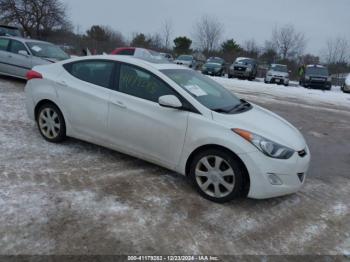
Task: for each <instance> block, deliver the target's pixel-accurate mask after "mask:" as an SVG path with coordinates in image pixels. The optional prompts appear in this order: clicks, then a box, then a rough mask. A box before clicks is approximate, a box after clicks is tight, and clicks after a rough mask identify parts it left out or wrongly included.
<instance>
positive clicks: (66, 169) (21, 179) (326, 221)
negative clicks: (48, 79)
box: [0, 78, 350, 261]
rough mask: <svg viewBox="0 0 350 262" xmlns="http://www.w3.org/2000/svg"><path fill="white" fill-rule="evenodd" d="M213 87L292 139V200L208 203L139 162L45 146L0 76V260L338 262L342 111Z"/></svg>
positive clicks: (344, 184)
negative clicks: (295, 152) (288, 259)
mask: <svg viewBox="0 0 350 262" xmlns="http://www.w3.org/2000/svg"><path fill="white" fill-rule="evenodd" d="M217 80H218V81H222V82H223V83H224V85H225V86H227V87H229V88H232V89H233V90H235V91H236V92H237V91H239V92H238V93H240V94H243V95H244V94H246V93H247V92H250V93H249V98H251V99H253V100H255V101H258V102H263V104H264V106H266V107H268V108H269V109H271V110H273V111H275V112H277V113H279V114H281V115H282V116H284V117H285V118H287V119H288V120H289V121H291V122H292V123H293V124H294V125H296V126H297V127H298V128H299V129H300V130H301V131H302V132H303V134H304V135H305V137H306V139H307V141H308V143H309V145H310V147H311V151H312V155H313V161H312V167H311V169H310V173H309V176H308V179H307V182H306V185H305V187H304V188H303V189H302V190H301V191H300V192H299V193H298V194H295V195H292V196H287V197H283V198H277V199H270V200H264V201H256V200H249V199H240V200H237V201H233V202H232V203H228V204H225V205H217V204H214V203H211V202H208V201H206V200H204V199H202V198H200V197H199V196H198V194H197V193H196V192H195V191H194V189H193V188H192V187H191V186H190V185H189V184H188V183H187V181H186V179H185V178H184V177H183V176H180V175H177V174H174V173H173V172H170V171H168V170H165V169H163V168H159V167H157V166H154V165H152V164H148V163H146V162H144V161H141V160H137V159H135V158H132V157H129V156H126V155H123V154H120V153H118V152H114V151H111V150H108V149H106V148H102V147H98V146H95V145H92V144H89V143H84V142H81V141H76V140H74V139H69V140H68V141H66V142H65V143H63V144H58V145H56V144H50V143H47V142H46V141H45V140H43V139H42V137H41V136H40V134H39V133H38V131H37V129H36V126H35V124H34V123H32V122H31V121H30V120H29V119H28V117H27V115H26V111H25V106H24V92H23V87H24V83H23V82H21V81H14V80H12V79H8V78H6V79H3V78H0V255H19V254H28V255H38V254H41V255H81V254H85V255H96V254H99V255H101V254H102V255H105V254H108V255H111V254H138V255H155V254H157V255H160V254H163V255H169V254H177V255H192V254H213V255H214V254H217V255H220V254H226V255H257V254H258V255H277V254H285V255H316V254H324V255H339V256H341V257H340V258H341V259H342V258H343V255H345V254H350V202H349V199H350V179H349V170H350V163H349V158H350V155H349V152H350V144H349V143H348V142H349V141H350V117H349V115H348V114H346V111H343V110H335V111H334V112H333V111H331V112H329V111H325V110H323V108H322V107H323V104H322V105H320V107H318V108H316V107H314V108H311V109H310V110H305V108H302V107H298V106H296V104H297V101H296V100H294V99H287V98H286V97H285V96H284V95H283V94H284V93H283V92H284V91H285V89H286V90H287V89H289V88H284V87H277V86H271V87H270V86H265V84H261V83H257V82H247V81H240V80H228V79H217ZM295 89H296V90H297V88H295ZM249 90H250V91H249ZM264 90H265V91H264ZM268 90H270V91H269V92H271V93H273V96H272V95H271V98H270V95H269V96H268V95H264V94H261V93H260V91H261V92H262V91H264V93H267V92H268ZM278 90H280V91H278ZM291 90H294V89H291ZM275 91H278V92H280V94H281V95H280V96H279V97H277V98H276V94H275V93H274V92H275ZM288 92H289V91H288ZM303 92H306V93H308V92H311V93H313V92H315V94H317V93H318V92H319V91H317V90H315V91H314V90H311V91H310V90H303ZM290 93H291V92H290ZM334 93H335V94H337V95H339V96H341V97H343V95H342V94H338V92H336V91H335V92H334ZM321 94H322V93H321ZM326 94H327V95H328V94H330V93H328V92H327V93H326ZM290 95H292V94H290ZM262 97H265V100H263V101H261V98H262ZM316 97H317V96H316ZM344 97H346V96H344ZM291 101H294V102H293V104H287V102H291ZM298 101H299V100H298ZM322 103H323V102H322ZM327 103H328V102H327ZM328 106H329V107H332V105H328ZM345 142H347V143H345ZM253 260H254V259H253ZM267 260H269V259H268V258H266V261H267ZM339 261H341V260H339Z"/></svg>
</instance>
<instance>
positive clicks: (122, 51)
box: [111, 47, 146, 56]
mask: <svg viewBox="0 0 350 262" xmlns="http://www.w3.org/2000/svg"><path fill="white" fill-rule="evenodd" d="M136 49H137V48H136V47H119V48H117V49H115V50H113V51H112V53H111V55H130V56H134V55H135V51H136ZM138 49H143V48H138ZM145 50H146V49H145Z"/></svg>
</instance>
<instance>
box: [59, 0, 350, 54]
mask: <svg viewBox="0 0 350 262" xmlns="http://www.w3.org/2000/svg"><path fill="white" fill-rule="evenodd" d="M64 2H66V3H67V5H68V7H69V15H70V18H71V20H72V22H73V23H74V25H79V28H80V31H81V32H84V31H85V30H86V29H88V28H89V27H90V26H91V25H94V24H99V25H109V26H111V27H112V28H114V29H115V30H118V31H120V32H122V33H123V34H124V35H125V36H126V37H127V38H130V37H131V36H132V34H133V33H135V32H142V33H145V34H148V33H157V32H160V30H161V28H162V24H163V23H164V21H165V20H167V19H168V20H170V21H172V25H173V31H174V32H173V37H176V36H179V35H181V36H182V35H186V36H189V37H192V36H193V27H194V24H195V22H196V21H198V19H199V18H200V17H201V16H203V15H212V16H215V17H217V18H218V19H219V20H220V22H221V23H222V24H223V25H224V39H227V38H234V39H235V40H236V41H237V42H238V43H240V44H243V43H244V42H245V41H246V40H249V39H252V38H254V39H255V40H256V41H257V43H258V44H260V45H263V43H264V42H265V40H268V39H270V38H271V31H272V29H273V28H274V27H275V26H279V25H284V24H293V25H294V26H295V28H296V29H297V30H298V31H301V32H303V33H304V34H305V37H306V39H307V50H306V51H308V52H311V53H313V54H316V55H319V54H320V51H321V50H322V49H324V48H325V43H326V41H327V39H329V38H336V37H338V36H341V37H346V38H347V39H348V40H349V41H350V0H98V1H86V0H64Z"/></svg>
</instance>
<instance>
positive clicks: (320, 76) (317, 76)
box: [305, 74, 328, 79]
mask: <svg viewBox="0 0 350 262" xmlns="http://www.w3.org/2000/svg"><path fill="white" fill-rule="evenodd" d="M305 76H308V77H311V78H326V79H327V78H328V76H326V75H316V74H312V75H311V74H306V75H305Z"/></svg>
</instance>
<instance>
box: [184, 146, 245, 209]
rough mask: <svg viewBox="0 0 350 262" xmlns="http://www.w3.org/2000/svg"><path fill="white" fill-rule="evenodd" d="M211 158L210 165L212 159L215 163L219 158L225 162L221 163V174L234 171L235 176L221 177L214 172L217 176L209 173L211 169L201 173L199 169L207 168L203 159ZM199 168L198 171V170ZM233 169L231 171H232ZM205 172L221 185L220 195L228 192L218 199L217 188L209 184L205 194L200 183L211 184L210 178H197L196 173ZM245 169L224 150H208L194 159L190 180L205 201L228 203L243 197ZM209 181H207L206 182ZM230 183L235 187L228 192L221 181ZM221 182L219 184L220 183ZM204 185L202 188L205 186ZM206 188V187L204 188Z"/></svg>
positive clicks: (219, 186)
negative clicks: (216, 158)
mask: <svg viewBox="0 0 350 262" xmlns="http://www.w3.org/2000/svg"><path fill="white" fill-rule="evenodd" d="M207 157H208V158H209V160H208V163H209V164H210V161H211V160H210V158H212V159H213V160H212V161H214V162H215V163H216V160H215V157H219V158H220V159H222V160H224V161H223V162H221V164H220V166H219V170H220V171H219V172H224V171H228V172H230V170H232V171H233V175H226V176H220V174H221V173H220V174H218V173H217V172H216V171H213V172H214V173H215V175H213V174H211V173H208V172H209V169H207V171H205V170H204V171H201V170H200V169H199V168H205V166H204V165H203V164H202V161H201V160H203V159H206V158H207ZM215 163H211V164H210V166H211V167H212V168H215V167H214V166H215ZM197 167H198V169H197ZM226 168H227V169H226ZM230 168H231V169H230ZM197 170H198V171H199V172H204V173H205V174H208V176H210V177H214V178H211V179H214V180H215V179H216V183H220V184H219V185H218V186H217V188H219V191H220V193H222V191H226V192H224V193H223V194H222V196H220V197H217V196H216V194H215V191H216V190H215V188H216V187H215V186H214V183H211V184H209V186H207V191H208V192H205V191H203V189H202V188H201V186H200V184H199V183H203V184H206V183H209V182H211V181H212V180H211V181H209V178H208V177H205V176H197V175H196V172H198V171H197ZM218 177H219V178H218ZM243 178H244V168H242V166H241V163H240V161H238V160H237V159H236V157H235V156H234V155H232V154H231V153H229V152H226V151H224V150H218V149H208V150H205V151H202V152H199V153H198V154H197V155H196V156H195V157H194V158H193V161H192V163H191V166H190V173H189V179H190V181H191V183H192V184H193V186H194V187H195V188H196V190H197V191H198V193H199V194H200V195H201V196H202V197H204V198H205V199H208V200H210V201H213V202H216V203H226V202H229V201H231V200H234V199H236V198H239V197H241V196H242V195H243V191H244V179H243ZM206 179H207V180H206ZM223 180H224V182H226V183H228V184H229V185H231V186H232V187H233V189H231V190H228V189H227V188H226V187H224V186H223V184H221V182H220V181H223ZM218 181H219V182H218ZM203 184H202V186H204V185H203ZM204 187H205V186H204ZM211 191H213V192H211Z"/></svg>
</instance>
